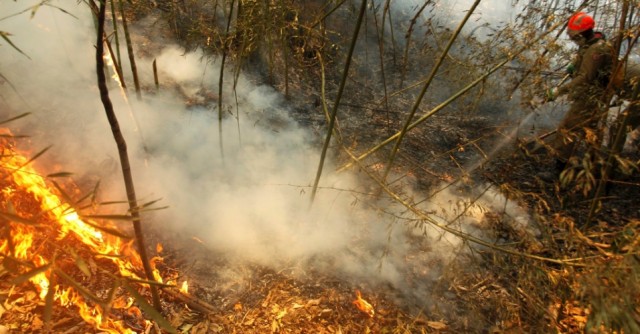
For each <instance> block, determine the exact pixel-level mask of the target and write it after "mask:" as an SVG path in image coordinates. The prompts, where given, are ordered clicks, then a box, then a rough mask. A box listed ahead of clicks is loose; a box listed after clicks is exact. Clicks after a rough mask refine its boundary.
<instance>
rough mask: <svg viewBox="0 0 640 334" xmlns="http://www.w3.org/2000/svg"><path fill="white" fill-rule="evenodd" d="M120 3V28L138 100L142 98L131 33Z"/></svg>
mask: <svg viewBox="0 0 640 334" xmlns="http://www.w3.org/2000/svg"><path fill="white" fill-rule="evenodd" d="M118 1H119V4H120V15H121V16H122V29H123V30H124V38H125V41H126V42H127V52H128V54H129V63H130V64H131V72H132V74H133V85H134V86H135V87H136V96H137V97H138V100H140V99H142V93H141V92H140V80H139V79H138V68H137V67H136V57H135V54H134V53H133V44H132V43H131V35H130V34H129V27H128V26H127V18H126V16H125V12H124V5H123V4H122V0H118Z"/></svg>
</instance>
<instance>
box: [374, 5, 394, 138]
mask: <svg viewBox="0 0 640 334" xmlns="http://www.w3.org/2000/svg"><path fill="white" fill-rule="evenodd" d="M382 15H383V19H382V26H381V27H378V16H377V15H376V13H375V12H374V13H373V19H374V23H375V26H376V31H377V34H376V36H377V37H378V52H379V53H380V75H381V76H382V88H383V90H384V98H383V102H384V109H385V111H386V115H387V130H388V131H389V132H390V131H391V118H390V116H389V92H388V89H387V76H386V73H385V68H384V32H385V29H384V12H383V13H382Z"/></svg>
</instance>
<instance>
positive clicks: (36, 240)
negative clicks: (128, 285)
mask: <svg viewBox="0 0 640 334" xmlns="http://www.w3.org/2000/svg"><path fill="white" fill-rule="evenodd" d="M0 147H3V152H2V153H3V154H2V155H1V156H0V163H1V164H2V172H3V174H2V177H1V178H0V187H2V188H1V190H0V196H2V201H1V202H0V205H3V206H4V207H3V208H0V210H2V211H4V212H7V213H8V214H10V215H13V216H15V217H16V220H18V219H24V221H16V222H12V223H11V224H10V228H11V230H10V233H9V236H10V238H6V239H4V240H2V241H0V255H1V256H4V257H7V256H13V257H14V258H16V259H18V260H20V261H24V262H30V263H32V264H33V265H34V266H36V267H44V266H46V265H48V264H50V263H51V260H48V259H47V258H52V257H53V253H54V252H55V253H58V254H62V255H58V256H59V258H65V256H66V258H71V260H73V259H74V257H75V260H78V258H79V256H78V255H75V251H71V252H68V251H65V250H68V249H70V248H72V247H75V246H76V244H79V245H80V246H77V247H83V249H88V251H89V253H90V254H94V255H95V254H97V255H102V256H101V257H103V258H106V259H109V260H111V262H112V263H113V264H114V265H115V266H116V267H117V270H118V272H119V273H120V275H122V276H123V277H131V278H136V279H138V278H139V277H138V275H137V274H136V272H140V271H141V268H142V262H141V260H140V257H139V255H138V253H137V252H136V251H135V250H134V249H133V248H132V246H131V243H124V242H122V239H120V238H118V237H115V236H112V235H111V234H103V233H102V232H101V231H99V230H97V229H96V228H94V227H93V226H91V225H90V224H87V223H86V222H85V220H83V219H82V218H81V217H80V216H79V215H78V213H77V212H76V211H75V210H74V209H73V208H72V207H71V205H69V204H68V203H65V202H64V201H62V200H61V198H60V197H59V196H58V195H56V193H55V192H54V191H53V190H52V189H54V188H50V187H49V186H48V185H47V183H46V181H45V179H44V178H43V177H42V176H40V175H39V174H38V173H37V172H36V171H35V170H34V169H33V168H32V167H31V166H30V165H29V162H30V161H29V160H28V159H27V158H26V157H25V156H23V155H20V154H18V153H17V152H14V151H13V150H12V149H9V148H7V147H9V143H7V142H6V141H0ZM34 200H35V201H34ZM34 202H35V203H37V204H35V205H34ZM36 206H39V208H37V207H36ZM18 217H23V218H18ZM45 217H46V218H45ZM30 219H31V220H36V219H37V222H38V223H39V224H41V225H38V226H34V225H33V224H29V223H28V221H29V220H30ZM10 220H13V219H10ZM91 223H92V225H97V223H94V222H91ZM51 237H55V239H56V240H55V242H52V241H51V240H48V238H51ZM69 238H72V239H77V240H78V241H79V243H78V242H73V241H71V240H70V239H69ZM63 239H64V242H60V241H61V240H63ZM47 253H48V254H47ZM69 253H74V255H73V256H69ZM83 254H86V251H85V252H83ZM66 262H71V263H73V262H74V261H64V260H58V261H56V266H62V265H64V264H66ZM76 262H77V261H76ZM59 263H63V264H59ZM87 271H88V269H87ZM83 272H84V271H83ZM50 275H51V269H49V270H47V271H43V272H41V273H39V274H37V275H35V276H32V277H31V278H30V279H29V280H30V281H31V282H32V283H33V284H34V285H35V286H36V288H37V289H38V291H39V293H40V297H41V298H43V299H44V298H45V296H46V295H47V294H48V293H49V291H51V292H52V293H54V300H56V301H57V302H58V303H59V304H60V305H63V306H68V305H75V306H76V307H77V308H78V312H79V314H80V315H81V316H82V318H83V319H84V320H85V321H86V322H87V323H90V324H92V325H93V326H94V327H96V328H97V329H99V330H102V331H105V332H108V333H135V332H134V331H132V330H130V329H127V328H125V327H124V325H123V324H122V322H121V321H115V320H112V319H108V318H107V317H106V316H105V315H103V311H102V310H101V308H100V307H97V306H96V307H92V306H90V305H89V304H88V303H87V302H86V301H84V299H83V298H82V296H81V295H80V294H78V292H76V291H74V290H73V289H72V288H71V287H69V288H66V289H64V288H63V287H62V286H61V285H59V284H56V285H55V286H50V281H49V277H50ZM158 276H159V274H158ZM160 278H161V277H160ZM58 281H60V280H58ZM110 288H111V286H109V287H108V288H107V289H110ZM114 303H115V301H114ZM115 304H117V303H115ZM112 307H114V305H113V304H112ZM126 307H127V309H128V308H131V307H132V306H131V305H128V306H126Z"/></svg>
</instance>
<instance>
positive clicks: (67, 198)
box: [51, 181, 74, 211]
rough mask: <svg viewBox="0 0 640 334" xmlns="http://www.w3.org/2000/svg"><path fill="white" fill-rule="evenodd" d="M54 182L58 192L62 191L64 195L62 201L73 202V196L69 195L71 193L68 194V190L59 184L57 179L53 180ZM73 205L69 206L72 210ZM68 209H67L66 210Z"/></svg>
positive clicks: (61, 193) (61, 194)
mask: <svg viewBox="0 0 640 334" xmlns="http://www.w3.org/2000/svg"><path fill="white" fill-rule="evenodd" d="M51 182H52V183H53V185H54V186H55V187H56V189H58V192H60V196H61V197H62V201H63V203H73V202H74V201H73V199H72V198H71V196H69V194H67V192H66V191H65V190H64V189H62V187H61V186H60V185H59V184H58V182H56V181H51ZM72 209H73V208H72V207H69V208H68V210H72ZM65 211H66V210H65Z"/></svg>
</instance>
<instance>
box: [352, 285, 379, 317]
mask: <svg viewBox="0 0 640 334" xmlns="http://www.w3.org/2000/svg"><path fill="white" fill-rule="evenodd" d="M353 304H354V305H355V306H356V307H357V308H358V309H359V310H360V311H362V312H364V313H366V314H367V315H368V316H369V317H371V318H373V316H374V315H375V311H374V309H373V306H371V304H369V302H368V301H366V300H364V299H363V298H362V294H360V290H356V300H354V301H353Z"/></svg>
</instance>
